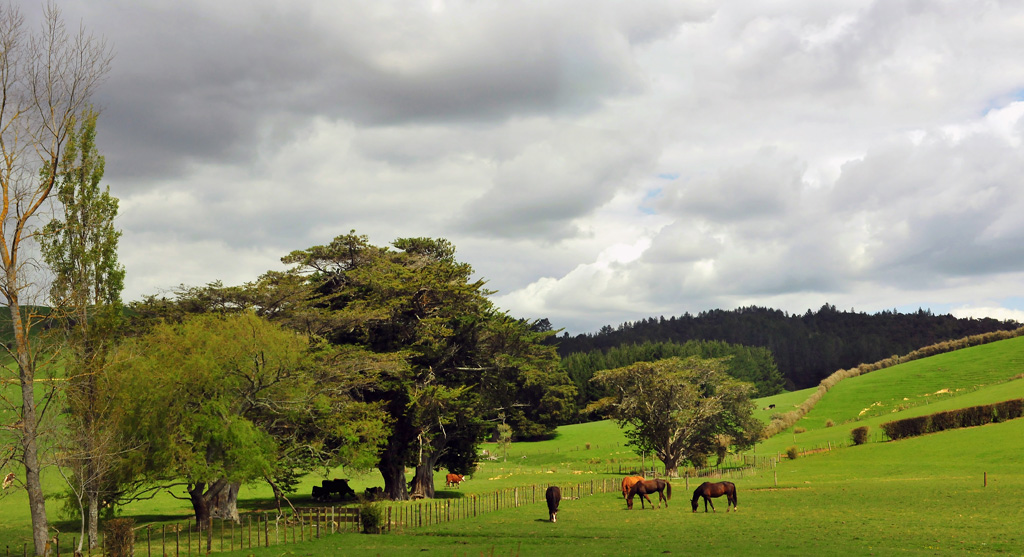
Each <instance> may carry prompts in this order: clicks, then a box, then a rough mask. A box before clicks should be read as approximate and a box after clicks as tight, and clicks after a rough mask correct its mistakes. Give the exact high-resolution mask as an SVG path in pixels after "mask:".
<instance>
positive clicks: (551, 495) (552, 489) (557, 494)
mask: <svg viewBox="0 0 1024 557" xmlns="http://www.w3.org/2000/svg"><path fill="white" fill-rule="evenodd" d="M544 498H545V499H547V500H548V519H549V520H551V522H558V502H559V501H561V500H562V490H561V489H558V486H557V485H552V486H549V487H548V490H547V492H546V493H545V494H544Z"/></svg>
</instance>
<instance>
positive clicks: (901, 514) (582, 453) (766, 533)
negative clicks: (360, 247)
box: [0, 339, 1024, 555]
mask: <svg viewBox="0 0 1024 557" xmlns="http://www.w3.org/2000/svg"><path fill="white" fill-rule="evenodd" d="M1022 340H1024V339H1012V340H1008V341H1001V342H999V343H994V344H991V345H986V346H982V347H974V348H971V349H966V350H963V351H959V352H956V353H951V354H944V355H941V356H935V357H933V358H929V359H927V360H920V361H917V362H910V363H907V364H903V365H900V366H897V367H894V368H889V369H886V370H880V371H877V372H873V373H870V374H867V375H864V376H861V377H857V378H853V379H848V380H846V381H843V382H842V383H840V384H839V385H838V386H836V387H835V388H834V389H832V391H830V392H829V393H828V394H827V395H826V396H825V397H824V398H823V399H822V400H821V401H820V402H819V404H818V407H817V408H815V409H814V410H813V411H812V412H811V413H810V414H809V415H808V416H807V417H806V418H805V419H804V420H801V422H800V424H798V425H799V426H801V427H805V428H807V431H806V432H805V433H801V434H798V435H794V434H793V433H792V432H791V431H790V432H784V433H782V434H780V435H778V436H776V438H774V439H770V440H768V441H766V442H764V443H762V445H761V446H759V447H758V449H757V451H756V452H757V453H758V454H774V453H775V452H777V451H781V450H784V447H786V446H789V445H791V444H793V443H794V438H795V439H796V444H798V445H800V446H803V447H810V446H814V445H818V444H824V443H827V442H832V443H834V444H836V443H843V444H846V443H848V442H849V441H848V438H849V430H850V429H851V428H852V427H855V426H858V425H869V426H870V427H872V429H877V424H878V423H881V422H883V421H888V420H891V419H896V418H899V417H908V416H911V415H919V414H924V413H930V412H935V411H939V410H944V409H949V408H956V407H963V406H971V405H974V404H983V403H988V402H992V401H997V400H1004V399H1007V398H1016V397H1024V380H1015V381H1009V382H1007V381H1006V380H1007V379H1009V378H1010V377H1013V376H1015V375H1019V374H1020V373H1022V372H1024V358H1022V357H1021V355H1022V354H1024V343H1022V342H1021V341H1022ZM942 389H950V391H951V393H952V394H950V395H939V396H935V392H936V391H939V390H942ZM809 393H810V390H808V391H803V392H798V393H785V394H782V395H776V396H774V397H769V398H766V399H761V400H759V401H758V406H759V410H758V412H759V415H760V416H761V417H763V418H765V419H767V417H768V416H769V415H770V414H771V413H772V412H774V411H785V410H787V409H788V408H787V407H791V406H792V405H795V404H799V403H800V402H801V401H802V400H804V399H805V398H806V396H807V395H808V394H809ZM926 394H927V395H928V396H924V395H926ZM904 398H906V399H908V400H903V399H904ZM875 402H881V403H882V405H881V406H878V405H875V406H871V405H872V404H874V403H875ZM772 403H774V404H776V406H777V408H776V409H775V410H773V411H768V410H762V409H763V408H765V407H766V406H767V405H768V404H772ZM912 403H913V404H917V406H913V407H909V408H906V406H909V405H910V404H912ZM899 406H904V407H905V408H903V409H902V410H901V409H899ZM864 408H871V410H869V411H868V412H865V413H864V414H863V415H860V412H861V410H863V409H864ZM893 409H896V410H897V411H896V412H893ZM858 418H860V419H859V420H858ZM827 419H832V420H833V421H834V422H835V423H837V424H839V425H836V426H834V427H825V425H824V424H825V420H827ZM623 441H624V438H623V437H622V434H621V431H619V430H618V428H617V427H615V425H614V424H613V423H610V422H598V423H592V424H580V425H574V426H566V427H563V428H560V430H559V435H558V437H557V438H556V439H554V440H551V441H543V442H537V443H517V444H513V446H512V447H511V449H510V451H509V457H508V460H507V461H504V460H502V461H496V462H495V461H488V462H486V463H485V464H484V465H482V466H481V468H480V470H479V471H478V473H477V474H475V475H474V477H473V478H472V479H471V480H470V481H468V482H466V483H465V484H463V486H462V488H461V489H460V490H445V489H443V488H441V486H443V479H441V480H439V481H438V482H437V485H438V486H439V488H440V489H441V491H440V495H441V496H442V497H462V496H465V495H466V494H470V493H488V492H493V491H494V490H495V489H498V488H502V487H511V486H522V485H529V484H546V483H549V482H558V483H571V482H579V481H585V480H589V479H601V478H612V477H614V478H618V474H617V473H615V472H614V468H615V466H616V463H617V462H620V461H623V460H632V461H635V460H638V459H636V457H635V455H632V453H631V452H630V451H629V450H628V449H627V448H625V447H623V446H622V443H623ZM586 443H591V448H590V449H589V450H588V449H586V448H585V447H586ZM488 448H489V449H490V450H492V452H493V451H494V450H495V449H494V447H493V446H490V447H488ZM1022 453H1024V420H1016V421H1012V422H1008V423H1003V424H992V425H988V426H984V427H981V428H973V429H969V430H958V431H950V432H945V433H941V434H934V435H928V436H924V437H921V438H916V439H910V440H906V441H901V442H898V443H891V442H889V443H869V444H867V445H864V446H859V447H847V448H843V449H842V450H836V451H832V452H829V453H822V454H817V455H811V456H806V457H801V458H799V459H797V460H795V461H788V460H785V461H783V462H782V463H780V465H779V467H778V468H777V469H776V470H774V471H772V470H768V471H762V472H760V473H759V474H757V475H754V476H747V477H744V478H740V479H736V480H735V482H736V483H737V485H738V486H739V488H740V509H741V510H740V512H739V513H730V514H725V513H722V512H719V513H717V514H707V515H705V514H704V513H703V512H701V513H698V514H696V515H694V514H692V513H690V509H689V504H688V498H689V497H688V494H687V493H686V491H685V489H684V488H683V485H680V484H682V483H683V482H682V481H680V480H677V481H675V482H674V484H675V486H676V491H675V497H674V498H673V502H672V506H671V507H670V508H669V509H667V510H666V509H661V510H657V511H639V510H637V511H634V512H629V511H626V510H625V505H624V504H623V502H622V500H621V497H617V496H615V495H614V494H600V495H595V496H592V497H586V498H583V499H581V500H575V501H565V502H564V503H563V507H562V512H561V513H560V521H559V523H558V524H554V525H552V524H549V523H547V522H546V521H544V518H545V516H546V510H545V509H544V508H543V505H542V504H540V503H538V504H534V505H528V506H526V507H522V508H519V509H511V510H504V511H499V512H496V513H491V514H487V515H484V516H481V517H478V518H476V519H468V520H462V521H458V522H454V523H450V524H446V525H440V526H433V527H428V528H423V529H417V530H416V531H415V532H413V533H410V534H406V535H394V534H393V535H390V536H361V535H337V536H332V537H329V538H327V539H324V540H320V541H318V542H309V543H306V544H298V545H288V546H280V547H277V548H271V549H270V550H265V551H264V552H259V551H257V552H255V554H257V555H283V554H284V555H334V554H338V553H339V549H342V548H343V549H344V553H345V554H353V555H376V554H389V555H391V554H399V555H400V554H410V555H411V554H421V551H422V550H429V551H431V552H436V551H442V552H444V554H454V555H477V554H481V553H483V554H492V553H493V554H501V555H506V554H521V555H542V554H551V553H552V552H558V553H560V554H565V555H576V554H579V555H601V554H605V555H611V554H642V555H648V554H660V553H663V552H665V551H671V552H673V553H675V552H678V551H681V550H683V549H685V548H687V547H690V548H694V549H697V548H700V549H699V550H700V551H704V552H709V551H714V552H718V553H724V554H738V553H754V552H756V553H761V554H802V553H805V552H807V551H808V549H810V548H812V547H813V548H815V551H816V552H817V553H821V554H826V555H831V554H834V555H839V554H851V553H852V554H868V553H876V554H915V555H916V554H929V555H934V554H962V553H964V552H975V553H983V554H984V553H999V552H1009V553H1016V552H1019V551H1020V547H1022V545H1024V535H1022V534H1021V531H1020V528H1019V525H1020V524H1021V523H1024V509H1022V507H1021V506H1020V505H1019V504H1016V503H1017V502H1019V501H1021V500H1024V469H1022V468H1021V467H1020V454H1022ZM573 470H575V471H577V472H579V473H573ZM609 470H613V471H612V472H609ZM442 472H443V471H442ZM984 474H987V475H988V486H987V487H983V486H982V478H983V475H984ZM318 481H319V479H318V478H309V479H308V480H307V482H306V486H304V488H303V490H302V492H306V493H308V486H311V485H313V484H314V483H316V482H318ZM776 482H777V485H776ZM379 484H380V481H379V479H378V478H377V477H376V476H375V475H367V476H364V477H361V478H356V479H355V481H354V482H353V485H355V486H356V487H357V488H362V487H366V486H370V485H379ZM268 496H269V493H267V492H266V490H264V489H263V488H256V489H247V490H246V491H245V492H244V497H245V498H246V499H244V500H243V501H242V504H243V506H244V507H249V508H252V507H257V506H263V507H264V508H266V507H267V503H266V497H268ZM23 498H24V497H23V494H15V495H13V496H9V497H8V498H6V499H4V500H0V547H3V545H4V544H5V543H8V541H10V542H14V541H15V540H18V542H17V543H14V547H20V540H22V539H27V533H28V528H27V510H26V509H27V504H26V503H25V502H24V501H23ZM299 499H301V498H299ZM1007 503H1009V504H1007ZM724 505H725V502H724V501H721V502H720V503H718V506H719V507H720V508H722V507H724ZM54 507H55V505H52V504H51V506H50V509H51V513H52V512H53V508H54ZM188 512H189V509H188V507H187V505H183V504H182V502H179V501H174V500H172V499H169V498H166V497H165V498H162V499H158V500H154V501H150V502H145V503H139V504H137V505H136V506H133V507H132V508H129V509H126V512H125V514H126V515H155V514H157V513H160V514H162V515H167V514H179V515H180V516H187V514H188ZM140 518H141V519H143V520H146V519H148V518H153V517H152V516H148V517H147V516H140ZM19 524H20V525H19ZM5 532H6V534H5ZM19 533H20V535H17V534H19ZM709 533H713V534H714V535H713V536H710V535H709Z"/></svg>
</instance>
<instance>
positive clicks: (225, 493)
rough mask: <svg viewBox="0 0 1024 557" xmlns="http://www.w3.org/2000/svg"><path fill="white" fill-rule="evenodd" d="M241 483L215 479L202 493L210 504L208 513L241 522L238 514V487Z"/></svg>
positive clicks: (222, 518) (215, 516)
mask: <svg viewBox="0 0 1024 557" xmlns="http://www.w3.org/2000/svg"><path fill="white" fill-rule="evenodd" d="M241 486H242V484H240V483H238V482H229V481H227V480H223V479H221V480H217V481H216V482H214V483H213V485H211V486H210V489H209V490H208V491H207V492H206V494H205V495H204V496H205V497H206V500H207V502H208V503H209V506H210V515H211V516H213V518H219V519H221V520H230V521H232V522H234V523H236V524H238V523H241V521H242V520H241V518H240V517H239V516H238V489H239V488H240V487H241Z"/></svg>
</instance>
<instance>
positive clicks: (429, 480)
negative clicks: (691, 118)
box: [409, 435, 448, 499]
mask: <svg viewBox="0 0 1024 557" xmlns="http://www.w3.org/2000/svg"><path fill="white" fill-rule="evenodd" d="M447 446H448V438H447V437H446V436H444V435H438V436H436V437H434V439H433V440H431V441H430V442H429V443H426V444H425V445H424V447H423V452H421V453H420V463H419V465H418V466H417V467H416V474H415V475H413V477H412V482H411V483H410V484H409V488H410V489H409V491H410V492H411V493H412V496H413V497H416V498H423V499H433V498H434V466H435V465H436V464H437V459H439V458H441V454H442V453H444V449H445V447H447Z"/></svg>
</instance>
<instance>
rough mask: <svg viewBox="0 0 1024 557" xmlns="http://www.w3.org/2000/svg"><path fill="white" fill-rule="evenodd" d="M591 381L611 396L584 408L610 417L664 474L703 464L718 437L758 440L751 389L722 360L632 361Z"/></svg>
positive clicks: (739, 443)
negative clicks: (661, 466) (657, 462)
mask: <svg viewBox="0 0 1024 557" xmlns="http://www.w3.org/2000/svg"><path fill="white" fill-rule="evenodd" d="M593 381H596V382H598V383H600V384H602V385H603V386H604V387H606V388H607V389H608V390H609V391H610V392H611V394H610V395H609V396H607V397H605V398H603V399H601V400H599V401H597V402H595V403H594V404H592V405H591V406H590V407H589V408H588V410H589V411H596V412H601V413H603V414H606V415H608V416H610V417H611V418H613V419H615V421H616V422H618V424H619V426H620V427H623V428H625V434H626V437H627V438H628V439H629V442H630V444H631V445H632V446H633V447H634V448H635V450H636V451H637V452H646V453H651V454H654V455H655V456H657V457H658V458H659V459H660V460H661V461H662V462H663V463H664V464H665V470H666V473H667V474H669V475H675V474H676V473H677V470H678V468H679V466H680V465H681V464H682V463H684V462H690V463H693V464H695V465H700V464H702V463H704V462H705V461H706V459H707V456H708V455H710V454H714V453H716V452H718V447H719V446H720V444H721V441H722V439H726V438H727V439H729V440H730V444H732V445H733V446H735V447H737V448H739V449H743V448H748V447H750V446H752V445H753V444H754V443H755V442H756V441H757V440H758V438H759V437H760V432H761V428H762V425H761V423H760V422H759V421H758V420H756V419H755V418H754V417H753V415H752V412H753V409H754V404H753V402H752V401H751V399H750V397H751V394H752V392H753V386H752V385H750V384H749V383H744V382H741V381H737V380H735V379H733V378H731V377H729V376H728V375H727V374H726V372H725V369H724V364H723V362H722V360H719V359H701V358H697V357H689V358H685V359H682V358H669V359H665V360H658V361H656V362H637V363H635V364H632V365H629V366H625V367H621V368H616V369H610V370H602V371H599V372H597V374H595V376H594V378H593Z"/></svg>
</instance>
